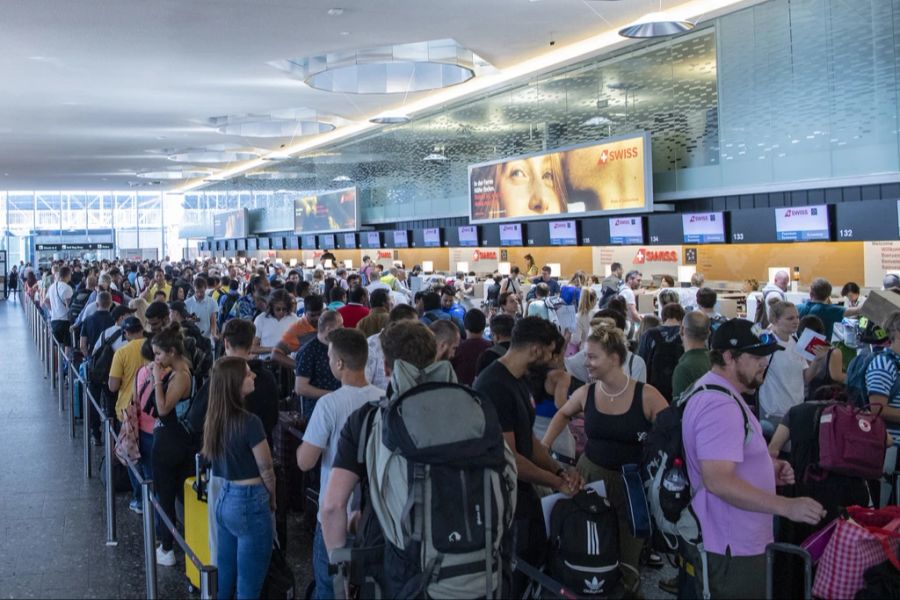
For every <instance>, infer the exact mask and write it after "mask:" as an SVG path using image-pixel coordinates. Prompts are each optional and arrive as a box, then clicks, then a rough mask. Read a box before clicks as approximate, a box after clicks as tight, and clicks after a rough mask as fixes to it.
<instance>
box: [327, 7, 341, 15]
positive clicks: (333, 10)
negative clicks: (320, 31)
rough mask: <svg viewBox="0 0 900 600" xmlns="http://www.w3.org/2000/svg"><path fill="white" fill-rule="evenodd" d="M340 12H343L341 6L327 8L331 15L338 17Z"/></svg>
mask: <svg viewBox="0 0 900 600" xmlns="http://www.w3.org/2000/svg"><path fill="white" fill-rule="evenodd" d="M342 14H344V9H343V8H329V9H328V15H329V16H331V17H339V16H341V15H342Z"/></svg>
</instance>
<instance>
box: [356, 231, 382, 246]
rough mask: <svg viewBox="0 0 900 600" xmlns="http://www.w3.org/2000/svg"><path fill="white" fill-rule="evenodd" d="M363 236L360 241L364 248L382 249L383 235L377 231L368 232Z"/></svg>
mask: <svg viewBox="0 0 900 600" xmlns="http://www.w3.org/2000/svg"><path fill="white" fill-rule="evenodd" d="M361 236H362V237H361V238H360V241H361V242H362V243H363V247H364V248H381V234H380V233H378V232H377V231H367V232H366V233H363V234H361Z"/></svg>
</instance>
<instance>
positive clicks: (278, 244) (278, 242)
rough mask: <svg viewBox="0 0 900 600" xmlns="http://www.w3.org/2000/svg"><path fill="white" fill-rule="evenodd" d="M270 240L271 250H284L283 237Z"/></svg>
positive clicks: (278, 236)
mask: <svg viewBox="0 0 900 600" xmlns="http://www.w3.org/2000/svg"><path fill="white" fill-rule="evenodd" d="M271 239H272V250H284V237H283V236H280V235H277V236H275V237H273V238H271ZM238 250H240V248H238Z"/></svg>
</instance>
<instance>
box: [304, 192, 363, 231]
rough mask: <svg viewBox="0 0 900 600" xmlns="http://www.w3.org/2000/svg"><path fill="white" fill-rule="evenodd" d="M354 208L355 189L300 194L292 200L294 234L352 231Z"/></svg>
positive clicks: (356, 210) (357, 219)
mask: <svg viewBox="0 0 900 600" xmlns="http://www.w3.org/2000/svg"><path fill="white" fill-rule="evenodd" d="M357 206H358V202H357V198H356V188H348V189H345V190H335V191H331V192H318V193H314V194H306V195H303V196H301V197H299V198H297V199H295V200H294V232H295V233H327V232H329V231H355V230H356V229H357V228H358V225H359V216H358V215H359V212H358V209H357Z"/></svg>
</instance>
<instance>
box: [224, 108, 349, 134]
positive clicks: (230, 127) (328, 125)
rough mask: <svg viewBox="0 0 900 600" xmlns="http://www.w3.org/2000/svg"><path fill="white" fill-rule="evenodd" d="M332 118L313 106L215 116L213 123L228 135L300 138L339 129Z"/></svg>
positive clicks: (335, 119)
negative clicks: (313, 108)
mask: <svg viewBox="0 0 900 600" xmlns="http://www.w3.org/2000/svg"><path fill="white" fill-rule="evenodd" d="M332 121H342V120H341V119H338V118H337V117H325V116H323V115H320V114H319V113H318V112H317V111H315V110H312V109H309V108H291V109H286V110H281V111H275V112H272V113H268V114H239V115H225V116H221V117H212V118H210V119H209V124H210V125H212V126H213V127H215V128H217V129H218V131H219V133H222V134H224V135H236V136H240V137H252V138H282V137H283V138H297V137H305V136H310V135H318V134H320V133H327V132H329V131H332V130H334V129H335V127H336V125H335V123H334V122H332Z"/></svg>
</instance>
